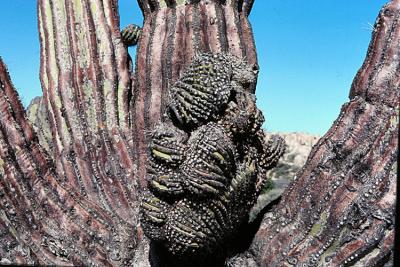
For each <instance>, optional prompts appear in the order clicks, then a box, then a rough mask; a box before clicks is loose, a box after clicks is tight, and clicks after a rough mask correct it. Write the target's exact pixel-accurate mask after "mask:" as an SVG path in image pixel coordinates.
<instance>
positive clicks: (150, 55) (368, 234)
mask: <svg viewBox="0 0 400 267" xmlns="http://www.w3.org/2000/svg"><path fill="white" fill-rule="evenodd" d="M138 2H139V4H140V6H141V8H142V11H143V14H144V18H145V20H144V28H143V33H142V38H141V40H140V42H139V44H138V52H137V59H136V62H137V64H136V72H135V74H132V73H130V70H129V64H128V57H127V51H126V48H125V47H124V46H123V44H122V42H121V38H120V34H119V17H118V14H117V10H118V8H117V0H81V1H69V0H57V1H54V0H38V17H39V32H40V41H41V70H40V77H41V81H42V87H43V98H42V99H41V101H40V103H38V105H39V107H40V109H38V110H44V112H45V113H46V114H42V115H40V119H38V120H37V121H38V123H37V124H36V126H37V128H36V131H37V134H36V133H35V131H34V130H33V128H32V127H31V125H30V123H29V122H28V120H27V117H26V115H25V111H24V110H23V107H22V105H21V103H20V101H19V99H18V96H17V94H16V92H15V89H14V87H13V86H12V84H11V81H10V78H9V76H8V73H7V71H6V67H5V66H4V64H3V63H2V61H0V206H1V210H0V240H1V242H0V257H1V258H2V259H0V261H1V263H19V264H34V263H36V264H56V265H89V264H95V265H99V266H104V265H107V266H112V265H114V266H118V265H134V266H142V265H143V266H148V265H149V264H150V263H149V258H150V259H151V262H152V264H153V265H154V266H155V265H157V264H162V263H160V262H159V259H160V257H159V255H156V254H154V253H157V251H153V252H152V253H153V254H151V255H148V241H147V239H146V238H143V235H142V233H141V230H140V227H137V224H138V201H139V194H140V191H141V189H142V188H143V187H144V186H146V182H145V179H144V174H145V165H146V140H147V135H146V133H148V132H149V131H150V130H151V129H152V127H153V126H154V124H155V123H156V122H157V121H158V120H159V119H160V114H162V112H163V109H164V108H165V106H166V104H167V103H168V88H169V86H170V85H171V84H172V83H173V82H174V81H175V80H176V79H177V78H178V77H179V74H180V73H181V71H182V70H183V69H184V68H185V66H187V65H188V64H189V63H190V60H191V58H192V57H193V55H195V53H196V52H197V51H202V52H207V51H211V52H229V53H231V54H233V55H236V56H239V57H245V58H246V59H247V61H248V62H249V64H254V65H255V66H256V64H257V57H256V50H255V45H254V40H253V35H252V31H251V26H250V24H249V21H248V19H247V16H248V15H249V13H250V11H251V7H252V5H253V2H254V1H253V0H247V1H239V0H213V1H203V0H201V1H200V0H196V1H183V0H176V1H172V0H138ZM186 2H189V3H188V4H186ZM399 16H400V0H393V1H391V2H390V4H389V5H387V6H386V7H385V8H384V9H383V10H382V12H381V14H380V17H379V19H378V21H377V24H376V27H375V30H374V34H373V40H372V42H371V45H370V49H369V52H368V56H367V59H366V61H365V63H364V65H363V67H362V68H361V70H360V71H359V73H358V75H357V77H356V79H355V81H354V83H353V87H352V89H351V93H350V102H349V103H347V104H345V105H344V106H343V108H342V112H341V115H340V116H339V118H338V119H337V120H336V122H335V123H334V125H333V126H332V128H331V129H330V130H329V131H328V133H327V134H326V135H325V136H324V137H323V138H322V139H321V141H320V142H319V143H318V144H317V145H316V146H315V147H314V149H313V151H312V153H311V155H310V158H309V159H308V161H307V163H306V165H305V166H304V168H303V170H302V171H301V172H300V173H299V174H298V175H297V179H296V180H295V181H294V182H293V183H292V184H291V186H290V188H289V189H288V190H287V191H286V192H285V193H284V196H283V197H282V199H281V200H280V202H279V204H278V205H277V207H275V208H274V209H273V210H272V211H271V212H268V213H267V214H266V215H265V216H264V217H263V218H262V222H261V224H260V225H255V226H256V227H257V229H258V231H257V233H256V234H255V237H254V239H253V241H252V242H251V245H250V249H249V250H247V251H246V252H245V253H243V254H240V255H238V256H236V257H233V258H232V259H230V261H229V262H230V263H231V264H232V265H235V264H236V265H237V266H246V264H247V265H253V266H258V265H260V266H282V265H283V266H284V265H290V264H293V265H299V264H301V263H308V264H310V265H321V266H324V265H334V266H336V265H340V264H343V265H351V264H353V263H355V262H357V263H360V264H361V265H364V266H379V265H380V264H382V263H384V262H386V261H387V260H388V259H389V258H390V255H391V253H392V249H393V236H394V230H393V223H394V222H393V216H394V215H393V214H394V204H395V191H396V178H395V177H396V165H395V164H396V157H397V153H398V152H397V145H398V136H397V133H398V109H399V83H400V82H399V81H400V79H399V73H400V71H399V61H400V55H399V51H400V49H399V48H400V47H399V46H400V37H399V34H400V25H399V24H400V21H399ZM131 77H134V79H133V80H132V79H131ZM132 84H133V85H132ZM255 87H256V84H254V85H253V86H252V87H251V88H252V91H253V92H254V91H255ZM32 114H38V113H34V112H33V113H32ZM37 116H38V115H37ZM47 125H49V129H47V130H46V129H45V128H46V127H48V126H47ZM38 140H40V143H41V144H42V146H40V145H39V141H38ZM46 144H47V145H46ZM256 222H258V223H260V221H256ZM258 227H259V228H258Z"/></svg>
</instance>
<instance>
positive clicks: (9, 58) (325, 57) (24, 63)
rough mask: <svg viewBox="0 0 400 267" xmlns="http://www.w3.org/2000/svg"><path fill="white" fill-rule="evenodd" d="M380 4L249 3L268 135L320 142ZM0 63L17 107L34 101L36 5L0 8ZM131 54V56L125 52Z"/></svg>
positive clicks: (126, 19) (128, 13)
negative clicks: (314, 137)
mask: <svg viewBox="0 0 400 267" xmlns="http://www.w3.org/2000/svg"><path fill="white" fill-rule="evenodd" d="M386 2H387V1H386V0H286V1H284V0H256V2H255V5H254V8H253V12H252V14H251V16H250V20H251V22H252V24H253V30H254V35H255V39H256V45H257V49H258V57H259V63H260V68H261V71H260V75H259V82H258V87H257V101H258V105H259V106H260V108H261V109H262V110H263V112H264V115H265V117H266V124H265V127H266V128H267V130H269V131H284V132H287V131H302V132H309V133H313V134H320V135H322V134H324V133H325V132H326V131H327V130H328V129H329V127H330V126H331V124H332V122H333V121H334V120H335V118H336V117H337V115H338V114H339V110H340V107H341V105H342V104H343V103H344V102H346V101H347V100H348V92H349V89H350V85H351V82H352V80H353V78H354V76H355V74H356V72H357V70H358V68H359V67H360V66H361V64H362V62H363V60H364V57H365V54H366V50H367V47H368V43H369V40H370V37H371V26H370V25H371V24H372V25H373V24H374V22H375V18H376V16H377V14H378V12H379V10H380V8H381V7H382V6H383V5H384V4H385V3H386ZM119 3H120V4H119V5H120V14H121V26H124V25H127V24H129V23H136V24H139V25H141V24H142V17H141V13H140V11H139V9H138V6H137V3H136V1H135V0H120V1H119ZM0 10H1V13H2V14H1V16H0V33H1V37H0V38H1V39H0V56H1V57H2V58H3V60H4V61H5V62H6V64H7V65H8V68H9V71H10V73H11V76H12V79H13V82H14V85H15V86H16V87H17V89H18V91H19V94H20V96H21V98H22V101H23V103H24V105H27V104H29V102H30V100H31V99H32V98H33V97H35V96H37V95H41V89H40V82H39V38H38V32H37V22H36V1H35V0H0ZM130 52H131V53H134V50H130Z"/></svg>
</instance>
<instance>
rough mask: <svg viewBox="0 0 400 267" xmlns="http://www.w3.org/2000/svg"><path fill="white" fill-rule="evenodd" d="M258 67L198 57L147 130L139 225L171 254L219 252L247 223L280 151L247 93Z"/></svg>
mask: <svg viewBox="0 0 400 267" xmlns="http://www.w3.org/2000/svg"><path fill="white" fill-rule="evenodd" d="M256 75H257V70H255V69H254V68H253V67H251V66H248V65H247V64H246V63H245V62H244V61H243V60H240V59H238V58H236V57H234V56H231V55H227V54H199V55H197V56H196V57H195V58H194V59H193V61H192V63H191V64H190V66H189V67H188V69H187V70H186V71H184V72H183V74H182V76H181V78H180V79H179V80H178V81H177V82H176V83H175V84H174V85H173V86H172V88H171V90H170V92H171V102H170V105H169V106H168V108H167V109H166V114H165V116H164V117H166V118H171V121H167V122H162V123H159V124H158V125H157V126H156V127H155V130H154V131H153V132H152V135H151V137H152V140H151V142H150V145H149V163H148V169H147V180H148V183H149V188H148V189H149V190H148V191H146V193H145V194H144V195H143V198H142V204H141V223H142V227H143V229H144V232H145V234H146V235H147V236H148V237H149V238H150V239H151V240H153V241H155V242H158V243H161V244H162V245H163V246H164V247H165V248H166V249H167V250H168V252H169V253H170V254H171V255H173V256H174V257H175V258H178V259H184V260H193V259H195V258H199V257H210V256H211V255H222V254H223V253H224V251H226V249H227V246H226V244H227V243H229V240H231V239H232V238H233V236H234V235H235V233H236V232H237V231H238V229H239V227H240V226H241V225H242V224H243V223H246V222H247V220H248V214H249V211H250V209H251V207H252V206H253V205H254V203H255V201H256V198H257V196H258V194H259V191H260V189H261V186H260V185H262V184H264V182H265V181H266V176H265V173H266V171H267V170H268V169H271V168H273V167H274V166H275V165H276V163H277V162H278V160H279V158H280V157H281V156H282V154H283V153H284V149H285V146H284V141H283V139H282V138H280V137H278V136H273V137H272V138H270V139H269V140H268V141H267V142H266V141H265V140H264V139H265V137H266V135H265V133H264V131H263V130H261V129H260V127H261V125H262V123H263V122H264V117H263V115H262V113H261V111H260V110H259V109H258V108H257V106H256V103H255V100H256V99H255V96H254V95H253V94H251V93H249V92H248V90H247V89H248V88H247V86H249V85H250V84H251V83H252V82H253V81H254V80H255V79H256Z"/></svg>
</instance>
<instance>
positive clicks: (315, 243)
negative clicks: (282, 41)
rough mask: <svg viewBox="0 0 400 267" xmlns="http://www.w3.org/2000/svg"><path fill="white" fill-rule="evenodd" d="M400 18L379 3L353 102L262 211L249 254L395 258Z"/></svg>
mask: <svg viewBox="0 0 400 267" xmlns="http://www.w3.org/2000/svg"><path fill="white" fill-rule="evenodd" d="M399 19H400V1H398V0H395V1H392V2H391V3H390V4H388V5H387V6H386V7H385V8H384V9H383V10H382V11H381V13H380V15H379V18H378V20H377V23H376V25H375V30H374V34H373V38H372V42H371V45H370V48H369V51H368V55H367V58H366V60H365V63H364V65H363V66H362V68H361V69H360V71H359V72H358V74H357V77H356V78H355V80H354V83H353V86H352V89H351V93H350V102H349V103H347V104H345V105H344V106H343V107H342V111H341V113H340V116H339V118H338V119H337V120H336V121H335V123H334V124H333V126H332V128H331V129H330V130H329V131H328V133H327V134H326V135H325V136H324V137H322V138H321V140H320V141H319V142H318V144H317V145H315V146H314V148H313V150H312V152H311V154H310V156H309V158H308V160H307V162H306V164H305V166H304V168H303V169H302V171H300V172H299V173H298V174H297V178H296V179H295V181H294V182H293V183H292V184H291V185H290V187H289V188H288V189H287V190H286V191H285V193H284V195H283V197H282V200H281V201H280V203H279V205H278V206H277V207H276V208H274V209H273V211H272V212H269V213H267V214H266V216H265V217H264V219H263V221H262V223H261V226H260V229H259V231H258V232H257V234H256V236H255V238H254V240H253V243H252V245H251V248H250V253H249V254H247V255H252V257H250V258H248V259H247V260H249V261H252V260H255V262H257V263H258V264H259V265H260V266H285V265H296V266H298V265H303V264H308V265H311V266H349V265H352V264H354V263H357V264H359V265H360V266H381V265H382V264H383V263H385V262H387V261H388V260H389V259H390V257H391V254H392V253H393V242H394V211H395V197H396V172H397V170H396V164H397V155H398V132H399V128H398V127H399V124H398V120H399V118H398V111H399V96H400V95H399V94H400V87H399V86H400V71H399V69H400V60H399V59H400V55H399V52H400V49H399V48H400V20H399ZM244 260H245V259H243V258H240V257H239V258H238V259H236V261H235V262H236V263H238V262H243V261H244ZM238 266H240V264H238Z"/></svg>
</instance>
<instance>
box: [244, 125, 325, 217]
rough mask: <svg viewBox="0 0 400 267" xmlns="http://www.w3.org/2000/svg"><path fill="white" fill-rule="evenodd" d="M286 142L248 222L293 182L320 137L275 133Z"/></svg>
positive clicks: (295, 133)
mask: <svg viewBox="0 0 400 267" xmlns="http://www.w3.org/2000/svg"><path fill="white" fill-rule="evenodd" d="M276 134H278V135H280V136H282V137H283V138H284V139H285V141H286V151H285V154H284V155H283V157H282V158H281V159H280V160H279V162H278V165H277V166H276V167H275V168H274V169H272V170H270V171H269V172H268V173H267V175H268V176H269V177H270V178H271V182H270V183H267V184H266V185H265V188H264V189H263V193H262V194H261V195H260V196H259V198H258V201H257V204H256V205H255V206H254V208H253V210H252V213H251V215H250V220H252V219H254V218H255V216H256V215H257V214H258V212H259V211H260V210H262V209H263V208H264V207H265V206H266V205H268V204H269V203H270V202H271V201H273V200H275V199H276V198H277V197H279V196H280V195H281V194H282V192H283V190H284V189H285V188H286V186H287V185H288V184H289V183H290V181H292V180H293V178H294V177H295V175H296V173H297V172H298V171H300V170H301V168H302V167H303V165H304V164H305V163H306V160H307V158H308V155H309V154H310V152H311V148H312V147H313V146H314V145H315V144H316V143H317V142H318V140H319V139H320V136H318V135H311V134H307V133H297V132H294V133H276Z"/></svg>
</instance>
